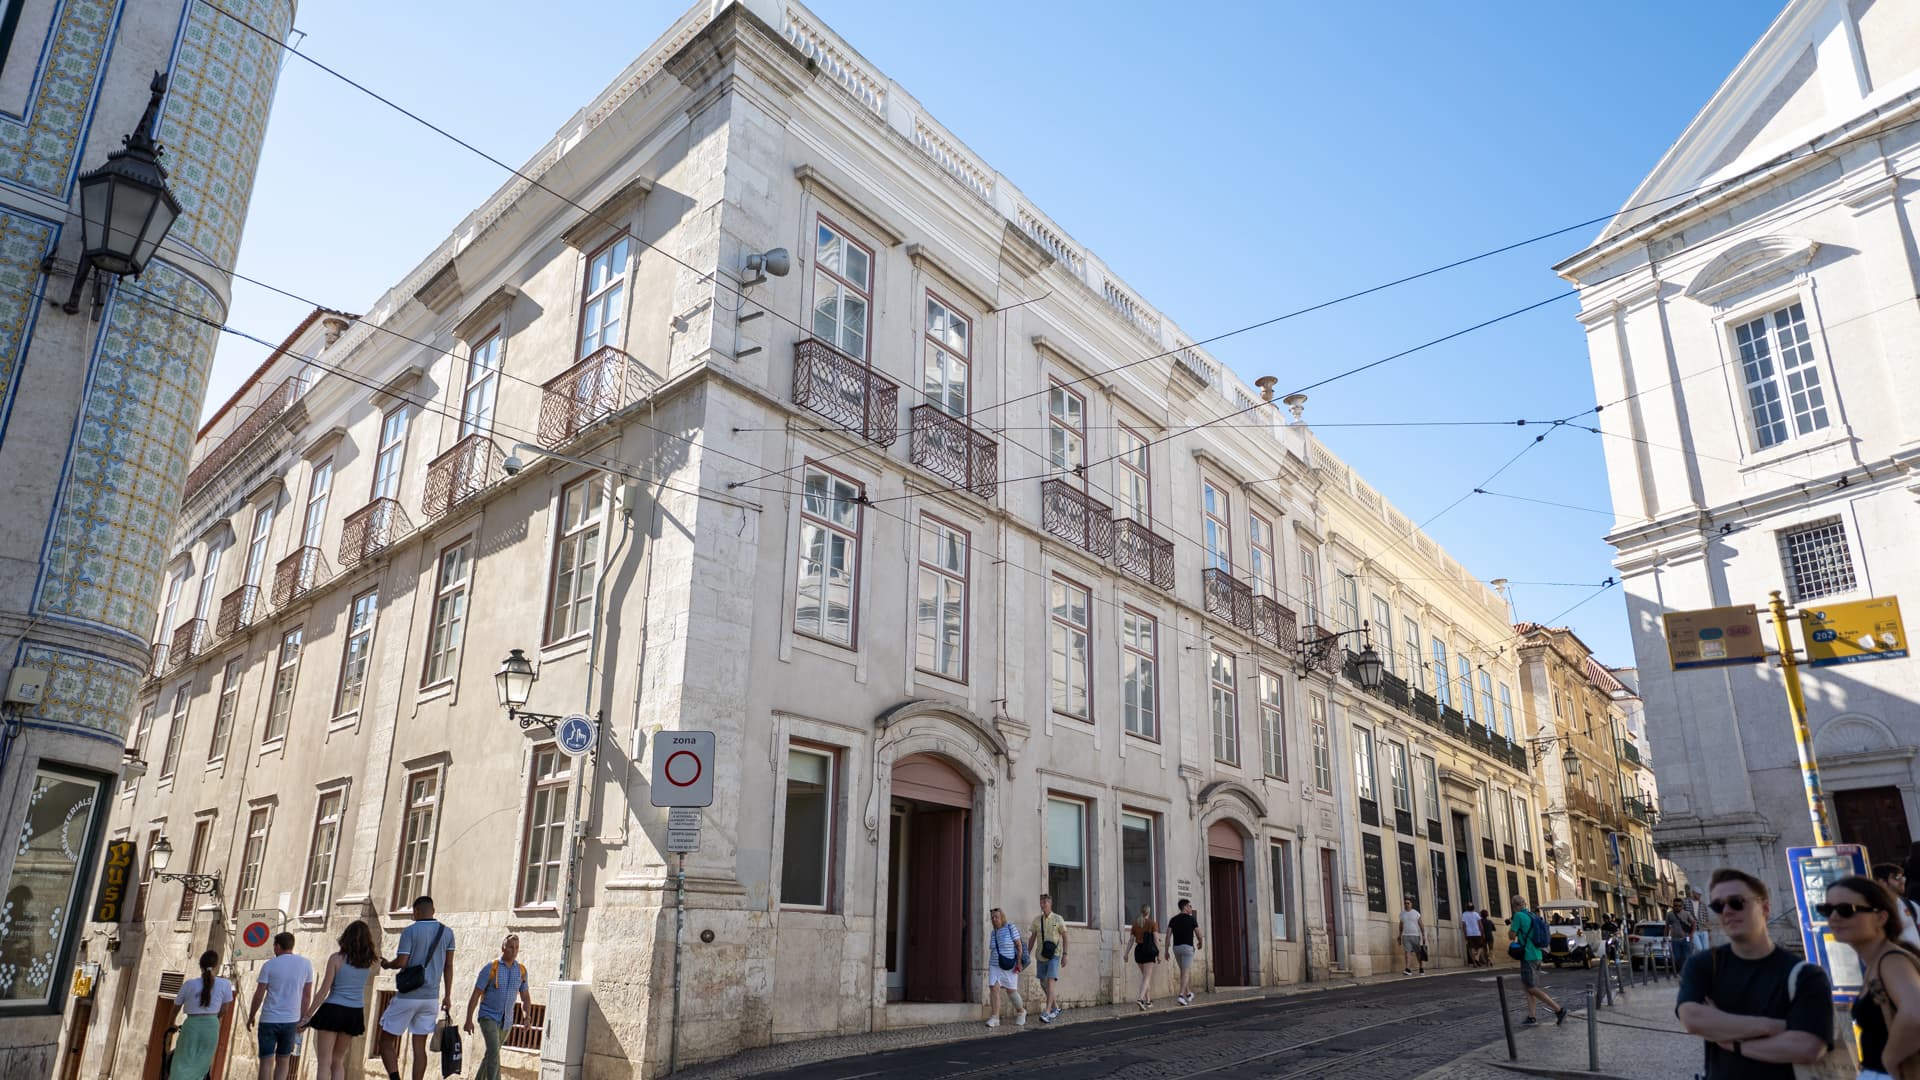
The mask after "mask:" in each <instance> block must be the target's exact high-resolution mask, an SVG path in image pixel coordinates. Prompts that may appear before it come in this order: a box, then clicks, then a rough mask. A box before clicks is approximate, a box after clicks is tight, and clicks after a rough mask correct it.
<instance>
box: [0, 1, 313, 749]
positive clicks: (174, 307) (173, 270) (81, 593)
mask: <svg viewBox="0 0 1920 1080" xmlns="http://www.w3.org/2000/svg"><path fill="white" fill-rule="evenodd" d="M67 2H68V5H69V8H78V7H82V6H84V5H85V4H87V3H88V2H89V0H67ZM93 2H97V0H93ZM222 7H224V8H226V10H227V11H228V12H231V16H230V15H228V14H226V13H223V12H222V11H219V10H216V9H215V8H214V7H213V6H211V5H208V4H202V3H192V2H191V0H189V4H188V7H187V11H186V15H185V18H184V19H183V20H182V22H181V24H180V37H179V40H178V41H177V42H176V44H175V58H174V63H173V66H172V82H171V86H170V89H169V94H168V99H167V104H166V109H165V112H164V114H163V119H162V123H161V130H160V137H161V140H162V142H163V143H165V145H166V147H167V156H166V163H167V166H168V168H169V170H170V172H171V174H172V176H171V183H172V187H173V190H174V192H175V194H176V195H177V196H178V197H179V199H180V203H181V207H182V210H181V216H180V220H179V222H178V223H177V224H176V225H175V227H174V231H173V234H172V237H171V239H172V240H173V241H177V242H178V243H180V244H181V245H183V246H185V247H187V248H189V249H191V250H193V251H196V252H198V253H199V254H200V255H201V256H204V257H205V258H206V259H207V260H208V261H210V262H212V263H213V268H210V267H208V266H207V265H205V264H202V263H198V262H195V261H194V260H193V258H192V257H187V258H186V259H185V260H184V261H182V262H180V263H179V264H177V265H176V264H171V263H169V262H167V261H164V260H156V261H155V262H154V263H153V264H152V265H150V266H149V267H148V268H147V271H146V273H144V274H143V275H141V276H140V277H139V278H138V279H136V280H130V281H124V282H122V283H120V284H119V285H118V286H116V288H115V290H114V293H113V298H112V301H111V303H110V304H109V305H108V309H107V313H106V322H105V327H104V329H103V330H102V332H101V334H100V337H99V344H98V346H97V348H96V350H95V353H94V356H93V358H92V362H91V365H90V367H89V371H88V379H87V387H86V391H85V398H84V400H83V401H82V403H81V408H80V414H79V419H78V421H77V423H76V425H75V429H74V438H73V444H72V449H71V450H70V452H69V455H68V459H67V463H66V471H65V476H64V478H63V480H62V483H61V489H60V494H59V499H58V502H57V503H56V504H55V509H54V520H53V523H52V525H51V527H50V528H49V530H48V534H47V543H46V550H45V553H44V556H43V558H42V561H41V570H40V581H39V584H38V587H37V589H36V590H35V595H34V613H35V614H36V615H37V616H39V617H42V618H45V619H47V620H48V621H50V622H58V623H62V624H65V625H68V626H79V627H84V628H86V629H88V630H91V631H93V632H95V633H96V634H99V635H101V636H103V637H104V638H106V639H109V640H110V641H112V642H113V644H111V645H109V644H106V643H105V642H103V647H102V649H101V650H100V651H99V653H94V652H89V651H78V650H75V649H72V648H68V647H66V646H64V645H58V644H55V643H51V642H47V641H44V640H39V641H29V642H28V643H27V644H26V646H25V648H24V650H23V651H24V653H25V654H26V655H28V656H31V657H34V658H35V659H37V660H39V661H41V662H44V663H46V664H47V665H48V666H49V667H50V668H51V669H52V680H51V685H52V687H53V692H52V695H51V700H50V701H49V702H48V703H47V706H46V707H45V708H44V709H43V710H42V714H43V715H44V716H46V717H47V718H48V719H50V720H55V721H59V722H63V723H70V724H76V725H80V726H83V727H90V728H94V729H97V730H100V731H103V732H110V733H113V734H116V735H117V734H118V733H119V732H120V731H122V730H124V727H125V721H126V714H127V711H128V709H129V707H130V706H131V703H132V700H133V695H134V693H135V691H136V689H137V688H138V686H139V682H140V678H141V675H142V672H143V670H144V668H143V667H142V666H141V665H140V664H139V663H138V662H137V660H138V657H139V656H140V655H141V654H142V653H143V652H144V650H145V647H146V642H147V641H148V640H149V636H150V634H151V631H152V627H153V611H154V607H155V603H156V600H157V599H158V596H157V594H158V591H159V582H160V575H161V572H162V571H163V569H164V568H165V565H166V563H167V560H168V557H169V556H170V555H172V554H173V552H172V551H171V547H170V545H171V542H172V533H173V529H174V525H175V520H176V517H177V515H178V513H179V508H180V486H181V484H182V483H183V481H184V480H185V477H186V470H187V461H188V458H189V456H190V454H191V453H192V448H193V435H194V430H195V428H196V427H197V426H198V423H199V417H200V409H201V404H202V402H203V399H204V396H205V392H206V383H207V373H208V370H209V368H210V367H211V366H212V363H213V352H214V346H215V344H216V340H217V337H218V330H217V326H218V324H219V322H220V321H221V320H222V319H223V318H224V317H225V314H226V312H225V308H224V305H223V304H222V302H221V299H220V297H219V296H218V295H216V294H215V293H214V292H213V291H211V290H210V289H209V288H208V286H207V284H206V283H205V280H206V279H208V278H216V279H217V270H216V269H215V268H219V269H224V268H225V267H228V266H231V265H232V261H233V258H234V255H235V254H236V252H237V251H238V250H239V246H240V230H241V224H242V223H243V221H244V220H245V218H246V212H247V201H248V199H249V198H250V197H251V195H252V192H253V176H254V172H255V169H256V167H257V166H258V164H259V156H260V144H261V141H262V139H263V138H264V137H265V134H266V125H267V112H268V108H269V107H270V106H271V104H272V101H273V90H274V81H275V79H276V78H277V77H278V75H279V60H280V56H279V50H278V46H277V45H276V44H275V43H274V42H273V41H271V40H268V38H267V37H265V36H262V33H257V32H255V30H254V29H249V28H248V27H247V26H245V25H242V23H241V21H240V20H244V21H245V22H246V23H249V24H251V25H252V26H253V27H255V28H257V29H258V30H259V31H262V32H264V34H266V35H270V36H272V37H274V38H280V37H283V36H284V35H285V34H286V32H287V29H288V27H289V26H290V25H291V24H292V19H293V5H292V4H291V3H290V2H288V0H228V2H227V3H225V4H223V5H222ZM75 17H77V15H76V14H74V13H72V12H70V13H69V14H68V15H63V16H62V20H63V26H64V24H65V22H66V21H67V20H69V19H70V18H75ZM61 32H62V33H65V32H66V31H65V30H62V31H61ZM60 47H61V48H66V47H67V46H65V45H64V44H63V45H61V46H60ZM98 63H99V58H98V56H97V55H92V56H89V55H87V54H83V53H82V52H81V51H79V50H78V47H77V46H76V47H75V51H73V52H70V53H67V54H64V55H56V57H55V58H54V59H53V60H51V61H50V62H49V69H50V70H49V73H48V74H47V75H45V76H44V81H45V82H46V83H47V84H48V85H49V86H51V85H53V84H55V83H57V82H58V81H59V80H57V79H56V78H54V75H53V74H52V72H51V69H52V68H54V67H68V66H70V67H72V68H74V69H76V70H77V69H79V68H82V67H86V66H88V65H89V64H91V65H92V66H94V67H97V66H98ZM43 93H45V91H44V90H43ZM4 126H5V125H0V127H4ZM5 152H6V148H5V147H4V146H0V157H4V156H5ZM10 239H11V236H10V234H9V233H7V232H6V231H4V230H3V229H0V285H4V284H5V283H6V274H7V273H8V269H7V267H8V266H9V265H10V260H11V258H12V247H11V246H10V245H9V241H10ZM19 246H20V250H21V251H23V252H24V251H25V250H26V249H27V246H29V245H27V244H25V243H24V241H23V242H22V244H21V245H19ZM6 310H7V307H6V303H5V299H4V295H3V294H0V356H3V355H5V353H4V350H5V348H6V344H7V339H6V337H5V333H6V326H5V322H4V319H5V315H4V313H5V311H6ZM110 654H119V655H121V656H123V657H125V659H115V658H113V656H112V655H110Z"/></svg>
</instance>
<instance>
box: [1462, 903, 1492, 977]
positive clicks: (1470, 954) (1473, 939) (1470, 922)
mask: <svg viewBox="0 0 1920 1080" xmlns="http://www.w3.org/2000/svg"><path fill="white" fill-rule="evenodd" d="M1483 932H1484V931H1482V930H1481V928H1480V913H1479V912H1477V911H1475V910H1473V908H1471V907H1469V908H1467V910H1466V911H1463V912H1461V913H1460V933H1461V934H1462V935H1463V936H1465V937H1466V939H1467V963H1468V964H1471V965H1474V966H1478V965H1479V963H1480V951H1481V950H1482V949H1484V948H1485V947H1486V943H1485V942H1483V941H1481V940H1480V935H1481V934H1482V933H1483Z"/></svg>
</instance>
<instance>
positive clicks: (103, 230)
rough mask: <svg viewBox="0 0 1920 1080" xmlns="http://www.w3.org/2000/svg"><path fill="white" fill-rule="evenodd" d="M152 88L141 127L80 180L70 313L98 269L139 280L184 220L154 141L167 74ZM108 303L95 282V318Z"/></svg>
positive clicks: (159, 74)
mask: <svg viewBox="0 0 1920 1080" xmlns="http://www.w3.org/2000/svg"><path fill="white" fill-rule="evenodd" d="M150 89H151V90H152V91H153V97H152V99H151V100H149V101H148V102H147V111H146V112H145V113H144V114H142V115H141V117H140V123H139V126H137V127H135V128H134V129H133V134H131V135H128V136H127V137H126V138H125V140H123V141H124V142H125V143H126V146H125V147H124V148H123V149H120V150H115V151H114V152H113V153H111V154H108V155H107V162H106V164H104V165H102V166H100V167H99V168H97V169H95V170H93V171H92V172H90V173H85V174H83V175H82V176H81V177H80V237H81V252H80V262H79V264H78V265H77V266H76V267H75V268H74V273H73V291H72V292H71V293H70V294H68V296H67V302H66V303H64V304H62V305H60V310H62V311H64V312H66V313H67V314H69V315H75V314H78V313H79V311H80V292H81V290H82V289H84V288H86V284H87V279H88V278H89V277H90V276H92V274H93V272H94V271H96V270H98V271H99V272H100V273H102V274H113V275H116V276H119V277H138V276H139V275H140V271H142V270H144V269H146V267H147V262H148V260H150V259H151V258H153V253H154V252H155V251H156V250H158V249H159V247H160V242H161V241H162V240H165V239H166V237H167V232H168V230H170V229H172V228H173V222H174V219H175V218H178V217H179V216H180V200H178V199H176V198H174V197H173V192H172V191H171V190H169V189H168V187H167V170H166V169H165V168H163V167H161V165H160V155H161V154H162V153H164V152H165V151H164V150H163V149H162V148H161V146H160V144H159V143H157V142H155V141H154V139H153V124H154V120H155V119H156V118H157V117H158V116H159V113H160V101H161V99H162V98H163V97H165V96H166V92H167V76H166V73H165V72H154V75H153V83H152V86H151V87H150ZM47 269H51V267H47ZM105 303H106V296H105V287H104V284H103V283H102V282H101V281H98V280H96V281H95V282H94V292H93V313H94V318H96V319H97V318H99V317H100V308H101V307H102V306H103V305H104V304H105Z"/></svg>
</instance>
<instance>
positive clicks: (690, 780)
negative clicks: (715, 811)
mask: <svg viewBox="0 0 1920 1080" xmlns="http://www.w3.org/2000/svg"><path fill="white" fill-rule="evenodd" d="M651 795H652V800H653V805H655V806H712V805H713V732H711V731H656V732H654V733H653V785H652V791H651Z"/></svg>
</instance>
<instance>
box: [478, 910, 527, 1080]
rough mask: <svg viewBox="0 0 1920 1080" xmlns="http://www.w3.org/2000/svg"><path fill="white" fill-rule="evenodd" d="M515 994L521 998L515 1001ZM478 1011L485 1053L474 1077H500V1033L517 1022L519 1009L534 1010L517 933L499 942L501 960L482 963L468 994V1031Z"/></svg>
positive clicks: (492, 1079)
mask: <svg viewBox="0 0 1920 1080" xmlns="http://www.w3.org/2000/svg"><path fill="white" fill-rule="evenodd" d="M515 997H518V998H519V999H520V1000H519V1001H515V1000H514V998H515ZM475 1006H478V1007H479V1010H480V1038H481V1040H482V1041H484V1042H485V1043H486V1045H487V1052H486V1053H485V1054H482V1055H481V1057H480V1071H478V1072H476V1073H474V1074H473V1075H474V1080H500V1034H501V1032H503V1031H505V1030H507V1029H509V1028H511V1027H513V1026H514V1025H515V1024H517V1023H519V1022H520V1015H521V1013H520V1010H521V1009H522V1008H523V1007H524V1008H525V1009H526V1010H527V1011H528V1012H531V1011H532V1010H533V998H532V997H531V996H529V995H528V993H527V966H526V965H525V964H522V963H520V935H519V934H508V935H507V939H506V940H505V941H502V942H501V943H500V959H498V960H495V961H494V962H492V963H491V964H483V965H481V967H480V974H479V975H478V976H476V977H475V978H474V980H473V993H472V994H470V995H468V996H467V1034H469V1035H471V1034H473V1014H474V1007H475Z"/></svg>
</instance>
